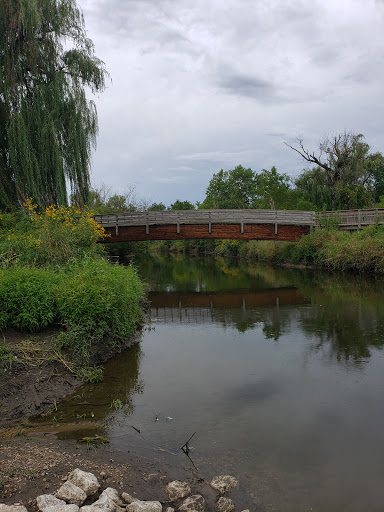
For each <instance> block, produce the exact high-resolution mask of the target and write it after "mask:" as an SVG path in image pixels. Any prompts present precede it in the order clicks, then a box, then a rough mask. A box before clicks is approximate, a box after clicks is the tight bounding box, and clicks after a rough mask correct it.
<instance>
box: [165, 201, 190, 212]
mask: <svg viewBox="0 0 384 512" xmlns="http://www.w3.org/2000/svg"><path fill="white" fill-rule="evenodd" d="M194 209H195V205H194V204H192V203H190V202H189V201H179V200H178V199H177V200H176V201H175V202H174V203H173V204H171V206H170V207H169V208H168V210H194Z"/></svg>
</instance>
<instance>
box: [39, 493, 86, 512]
mask: <svg viewBox="0 0 384 512" xmlns="http://www.w3.org/2000/svg"><path fill="white" fill-rule="evenodd" d="M36 503H37V508H38V509H39V510H40V511H41V512H78V510H79V507H78V506H77V505H67V504H66V503H65V501H63V500H59V499H58V498H56V496H53V495H52V494H42V495H41V496H38V497H37V498H36Z"/></svg>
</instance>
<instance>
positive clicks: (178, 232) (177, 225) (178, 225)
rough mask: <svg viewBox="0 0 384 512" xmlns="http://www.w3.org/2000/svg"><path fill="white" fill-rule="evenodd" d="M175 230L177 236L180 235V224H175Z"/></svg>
mask: <svg viewBox="0 0 384 512" xmlns="http://www.w3.org/2000/svg"><path fill="white" fill-rule="evenodd" d="M176 230H177V234H178V235H180V224H179V223H177V224H176Z"/></svg>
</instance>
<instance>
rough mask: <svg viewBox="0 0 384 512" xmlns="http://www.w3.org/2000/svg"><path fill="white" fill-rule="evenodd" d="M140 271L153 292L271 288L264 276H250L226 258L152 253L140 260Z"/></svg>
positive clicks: (138, 265)
mask: <svg viewBox="0 0 384 512" xmlns="http://www.w3.org/2000/svg"><path fill="white" fill-rule="evenodd" d="M136 264H137V268H138V270H139V273H140V274H141V275H142V276H143V277H144V279H145V280H146V281H148V282H149V283H150V284H151V290H152V291H170V290H172V291H175V292H193V291H205V292H213V291H217V290H239V289H265V288H269V284H268V283H266V281H265V279H264V278H263V276H259V275H255V276H252V275H250V274H249V273H248V272H247V271H246V268H243V267H241V268H240V269H239V266H238V265H237V264H229V263H228V262H225V261H224V259H223V258H217V259H215V258H202V257H192V258H188V257H183V256H180V255H177V256H175V257H174V256H172V255H169V254H167V255H163V254H160V255H153V256H150V257H148V258H143V259H142V260H141V261H137V263H136Z"/></svg>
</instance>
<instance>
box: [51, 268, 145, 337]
mask: <svg viewBox="0 0 384 512" xmlns="http://www.w3.org/2000/svg"><path fill="white" fill-rule="evenodd" d="M142 297H143V288H142V284H141V281H140V279H139V278H138V276H137V274H136V272H135V270H134V269H133V268H132V267H123V266H120V265H111V264H110V263H108V262H107V261H105V260H101V259H99V260H95V259H88V258H84V259H83V260H81V261H79V262H76V263H74V264H73V265H71V266H70V267H67V268H66V269H65V271H64V272H63V278H62V279H61V280H60V282H59V283H58V286H57V290H56V301H57V312H58V317H59V320H60V323H61V325H63V326H65V327H66V329H67V330H68V331H77V332H79V331H82V332H83V337H84V336H85V337H87V338H88V339H89V340H90V342H92V343H99V342H101V341H102V340H103V339H105V338H110V339H113V340H116V341H123V340H124V339H126V338H127V337H128V336H130V335H131V334H133V332H134V331H135V328H136V324H137V322H138V321H139V320H140V318H141V309H140V306H139V302H140V300H141V299H142Z"/></svg>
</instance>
